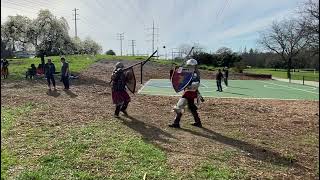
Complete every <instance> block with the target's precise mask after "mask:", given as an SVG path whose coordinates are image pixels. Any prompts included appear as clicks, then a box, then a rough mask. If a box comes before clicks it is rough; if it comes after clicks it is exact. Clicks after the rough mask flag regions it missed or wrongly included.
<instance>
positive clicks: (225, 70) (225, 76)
mask: <svg viewBox="0 0 320 180" xmlns="http://www.w3.org/2000/svg"><path fill="white" fill-rule="evenodd" d="M222 71H223V72H224V84H225V85H226V86H228V77H229V70H228V67H224V68H223V70H222Z"/></svg>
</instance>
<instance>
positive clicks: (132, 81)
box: [124, 68, 136, 94]
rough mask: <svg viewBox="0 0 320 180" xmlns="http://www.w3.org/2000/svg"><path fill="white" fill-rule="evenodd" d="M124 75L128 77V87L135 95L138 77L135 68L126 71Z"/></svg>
mask: <svg viewBox="0 0 320 180" xmlns="http://www.w3.org/2000/svg"><path fill="white" fill-rule="evenodd" d="M124 74H125V77H126V86H127V88H128V89H129V90H130V91H131V92H132V93H133V94H134V92H135V90H136V77H135V75H134V71H133V68H129V69H126V70H125V72H124Z"/></svg>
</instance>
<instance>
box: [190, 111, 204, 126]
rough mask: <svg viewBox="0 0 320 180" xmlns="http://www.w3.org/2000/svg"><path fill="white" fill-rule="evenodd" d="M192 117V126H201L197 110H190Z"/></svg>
mask: <svg viewBox="0 0 320 180" xmlns="http://www.w3.org/2000/svg"><path fill="white" fill-rule="evenodd" d="M191 113H192V115H193V118H194V121H195V123H193V124H191V125H192V126H196V127H202V124H201V121H200V118H199V115H198V112H197V111H192V112H191Z"/></svg>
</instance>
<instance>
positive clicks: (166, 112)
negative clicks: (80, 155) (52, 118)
mask: <svg viewBox="0 0 320 180" xmlns="http://www.w3.org/2000/svg"><path fill="white" fill-rule="evenodd" d="M123 62H124V63H125V64H126V65H128V64H133V63H135V62H134V61H123ZM115 63H116V62H115V61H101V62H98V63H96V64H94V65H92V66H91V67H90V68H89V69H88V70H86V71H84V72H83V73H81V74H80V78H79V79H77V80H73V81H72V83H71V84H72V85H71V91H70V92H64V91H62V87H61V86H62V85H61V83H59V86H58V88H59V90H58V91H57V92H47V91H46V84H45V81H43V80H38V81H36V82H34V83H30V81H29V80H24V81H20V82H19V83H17V82H11V83H10V82H6V83H1V101H2V102H1V103H2V106H3V105H9V106H17V105H19V104H23V103H26V102H30V101H34V102H46V103H49V102H50V104H51V105H50V110H51V111H55V112H57V113H58V114H57V115H58V116H61V119H63V120H61V122H57V123H61V124H86V123H88V121H91V120H92V121H93V120H94V119H97V118H106V119H110V120H117V119H114V118H113V117H112V115H113V112H114V106H113V105H112V101H111V91H110V87H109V86H108V85H107V82H108V81H109V80H110V75H111V72H112V69H113V66H114V64H115ZM169 70H170V66H166V65H160V64H156V63H153V62H148V63H147V64H146V65H145V66H144V68H143V73H144V76H143V81H144V82H146V81H147V80H148V79H151V78H158V79H159V78H168V77H169ZM135 73H136V78H137V89H139V88H140V67H136V68H135ZM201 78H204V79H209V78H210V79H212V78H213V72H209V71H203V70H201ZM230 79H251V78H248V77H242V76H232V74H231V75H230ZM130 96H131V98H132V102H131V103H130V105H129V108H128V113H129V114H130V116H131V117H132V118H131V121H130V122H128V123H126V124H125V125H126V126H128V127H130V128H131V129H133V130H134V131H136V132H137V134H140V135H141V137H142V138H143V139H144V140H145V141H146V142H149V143H152V144H154V145H156V146H157V147H159V148H161V149H162V150H164V151H165V152H166V153H167V156H168V163H169V164H170V166H171V167H172V168H173V169H174V170H175V171H178V172H182V173H183V172H189V171H190V170H192V169H193V168H195V167H196V166H197V165H199V164H201V162H203V161H209V162H212V163H214V162H216V161H217V159H219V158H220V159H221V157H223V158H224V159H223V160H221V161H223V162H224V163H226V164H227V165H228V166H230V167H232V168H241V169H244V170H246V171H247V172H248V174H249V175H250V177H257V178H276V179H315V178H318V174H317V171H318V168H319V167H318V166H317V164H318V162H319V161H318V159H319V155H318V154H319V143H318V140H319V102H318V101H284V100H241V99H215V98H211V99H209V98H207V99H205V102H204V103H202V104H201V105H200V107H199V114H200V118H201V120H202V123H203V126H204V128H196V127H192V126H190V123H192V122H193V119H192V116H190V113H188V112H186V113H185V114H184V116H183V117H182V124H181V126H182V129H178V130H177V129H171V128H169V127H168V124H170V123H172V121H173V119H174V113H173V112H172V111H171V110H172V107H173V106H174V105H175V104H176V102H177V101H178V97H160V96H146V95H138V94H135V95H132V94H130ZM66 112H68V114H71V116H67V115H66V114H67V113H66ZM310 139H311V140H310ZM310 141H311V142H310ZM225 152H231V153H230V155H228V156H227V157H226V156H225Z"/></svg>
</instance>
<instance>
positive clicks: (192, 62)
mask: <svg viewBox="0 0 320 180" xmlns="http://www.w3.org/2000/svg"><path fill="white" fill-rule="evenodd" d="M186 64H187V65H188V66H196V65H198V62H197V60H195V59H189V60H188V61H187V63H186Z"/></svg>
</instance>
